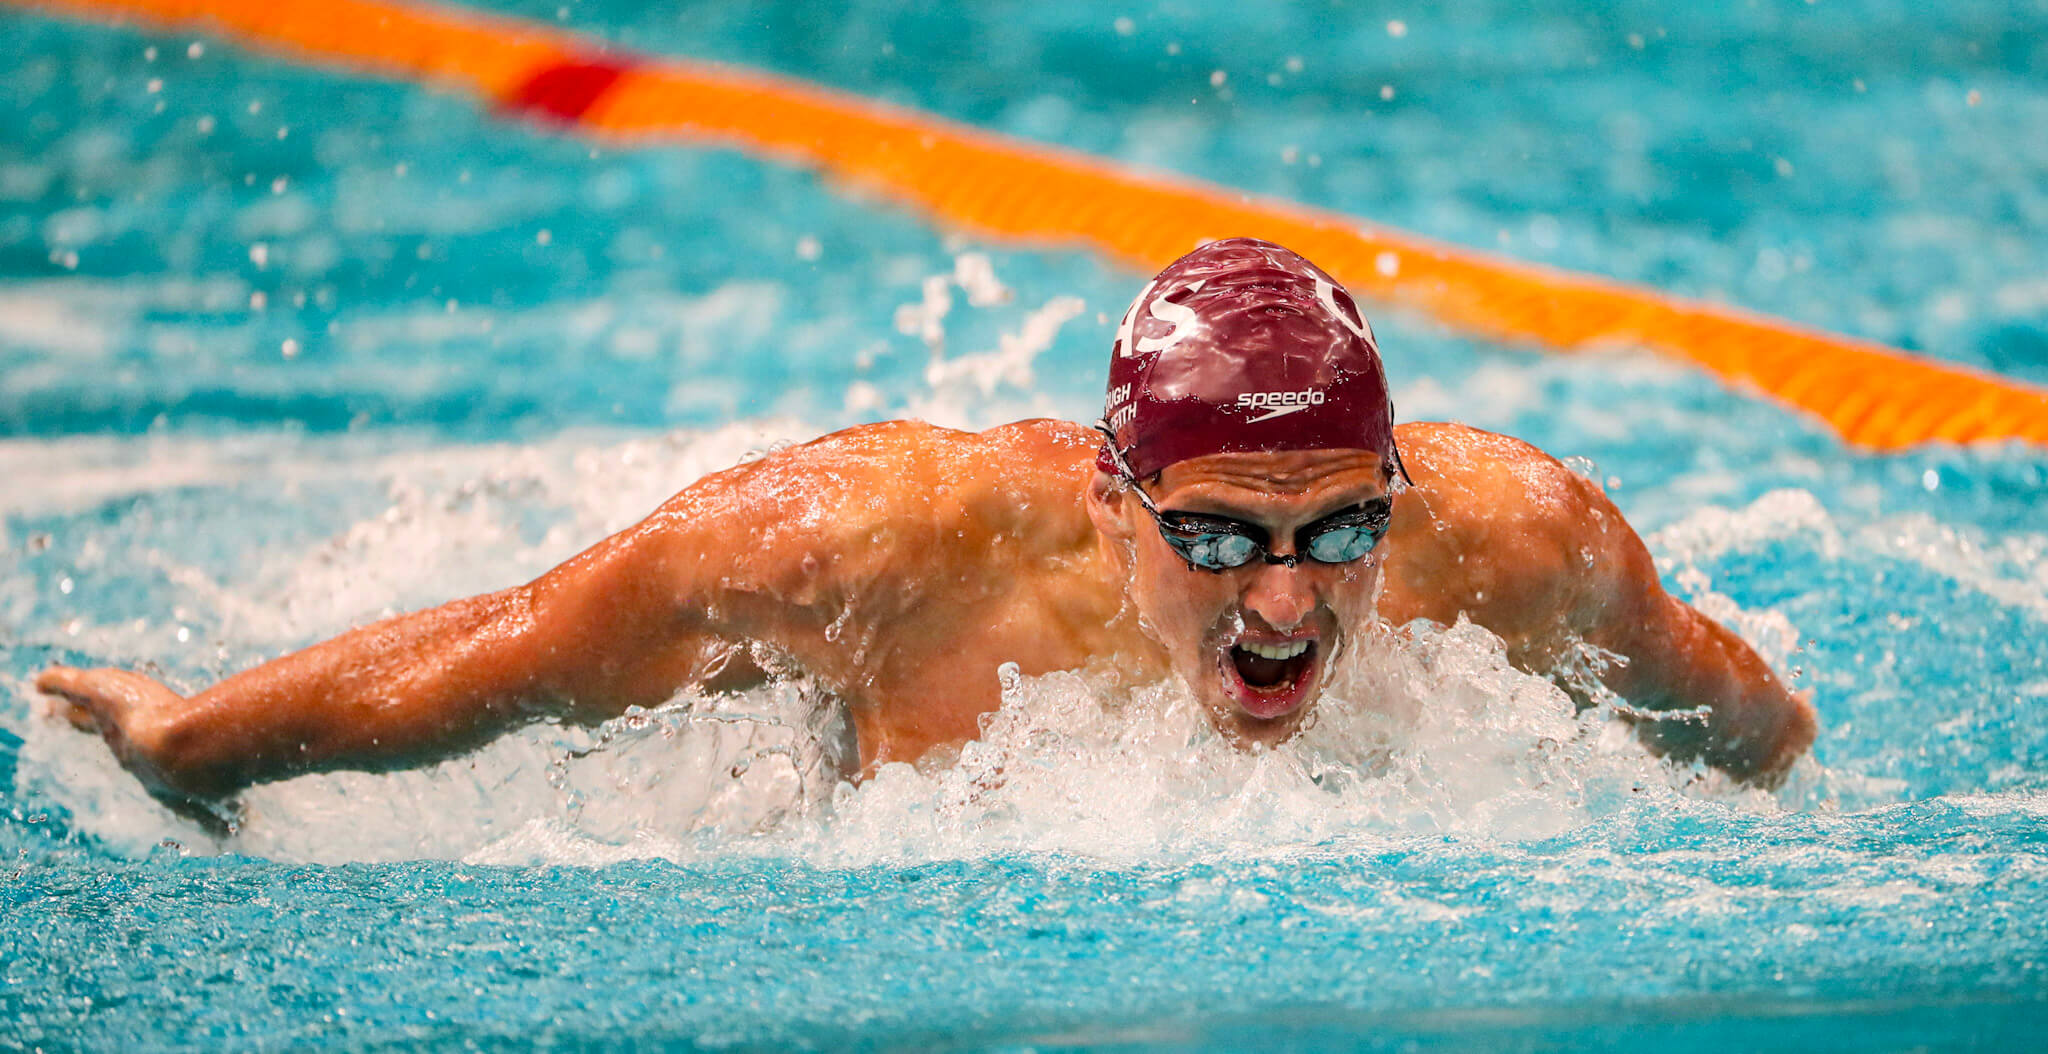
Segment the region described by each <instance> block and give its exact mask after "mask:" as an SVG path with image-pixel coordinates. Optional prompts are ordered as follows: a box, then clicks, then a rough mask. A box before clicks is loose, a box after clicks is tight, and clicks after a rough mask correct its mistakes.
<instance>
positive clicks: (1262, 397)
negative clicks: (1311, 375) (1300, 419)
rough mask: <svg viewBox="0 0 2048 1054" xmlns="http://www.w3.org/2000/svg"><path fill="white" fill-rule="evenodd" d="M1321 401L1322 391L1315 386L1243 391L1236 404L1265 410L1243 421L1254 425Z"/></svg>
mask: <svg viewBox="0 0 2048 1054" xmlns="http://www.w3.org/2000/svg"><path fill="white" fill-rule="evenodd" d="M1323 402H1324V396H1323V393H1322V391H1321V390H1319V389H1316V388H1304V389H1302V390H1301V391H1298V392H1245V393H1243V394H1241V395H1239V396H1238V397H1237V405H1239V406H1241V407H1243V408H1245V409H1247V410H1265V411H1266V412H1265V413H1263V414H1260V415H1259V416H1257V417H1254V418H1252V419H1251V420H1249V421H1246V422H1245V423H1246V424H1254V425H1255V424H1258V423H1259V422H1260V421H1270V420H1272V419H1273V418H1275V417H1285V416H1287V415H1288V414H1294V413H1300V412H1301V411H1303V410H1306V409H1308V408H1309V407H1311V406H1321V405H1322V404H1323Z"/></svg>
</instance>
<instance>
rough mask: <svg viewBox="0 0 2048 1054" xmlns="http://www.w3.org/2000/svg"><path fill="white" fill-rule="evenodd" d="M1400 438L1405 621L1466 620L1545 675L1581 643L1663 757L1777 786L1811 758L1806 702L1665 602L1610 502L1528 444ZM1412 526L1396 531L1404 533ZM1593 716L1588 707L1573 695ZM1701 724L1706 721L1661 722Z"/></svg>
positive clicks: (1408, 430) (1396, 580)
mask: <svg viewBox="0 0 2048 1054" xmlns="http://www.w3.org/2000/svg"><path fill="white" fill-rule="evenodd" d="M1400 435H1401V437H1402V443H1403V444H1404V447H1405V449H1404V450H1403V452H1402V455H1403V460H1404V461H1405V462H1407V464H1408V466H1409V468H1410V471H1411V472H1412V474H1413V475H1414V477H1415V479H1416V481H1417V483H1418V487H1417V488H1416V490H1415V492H1414V494H1413V495H1412V497H1411V499H1404V501H1405V506H1404V504H1403V503H1402V502H1397V503H1396V504H1395V515H1396V517H1397V518H1398V517H1402V516H1407V517H1411V518H1412V520H1411V523H1410V524H1409V525H1408V529H1407V530H1405V531H1404V532H1403V533H1402V536H1401V539H1400V542H1399V544H1398V545H1396V546H1395V548H1394V550H1393V553H1392V555H1391V557H1390V558H1389V560H1390V562H1389V565H1388V567H1389V572H1390V575H1389V577H1390V579H1391V584H1390V585H1389V586H1388V595H1387V596H1385V597H1383V599H1382V609H1383V610H1385V609H1386V607H1387V605H1388V602H1389V600H1390V599H1391V600H1392V602H1393V604H1392V606H1393V608H1394V610H1396V611H1398V612H1400V613H1401V614H1402V616H1403V617H1412V616H1413V615H1424V616H1427V617H1431V618H1435V619H1437V620H1439V621H1445V622H1448V621H1451V620H1453V619H1455V618H1456V617H1457V616H1458V614H1459V613H1460V612H1463V613H1466V614H1469V615H1470V616H1471V617H1472V619H1473V621H1475V622H1477V623H1479V624H1480V625H1482V626H1485V627H1486V628H1488V629H1490V630H1492V631H1493V632H1495V633H1497V634H1499V635H1500V637H1501V639H1502V640H1503V641H1505V642H1507V644H1508V648H1509V657H1510V658H1511V659H1513V660H1514V662H1515V664H1516V665H1518V666H1520V667H1522V668H1523V669H1526V670H1530V671H1532V672H1535V673H1539V674H1550V673H1554V672H1557V671H1558V665H1559V663H1560V661H1561V660H1563V659H1565V658H1566V657H1567V656H1568V655H1569V654H1570V653H1571V650H1572V649H1573V648H1575V647H1576V646H1578V645H1579V644H1581V643H1585V644H1592V645H1594V646H1596V647H1598V648H1600V649H1602V650H1604V651H1607V652H1610V653H1612V654H1614V655H1615V656H1618V657H1619V659H1620V661H1619V662H1617V663H1615V664H1613V665H1610V666H1608V667H1607V668H1606V669H1605V670H1603V671H1601V672H1600V675H1599V676H1600V680H1601V681H1602V683H1604V684H1605V685H1606V687H1608V688H1609V689H1611V690H1613V691H1614V692H1615V693H1616V694H1618V695H1620V696H1621V697H1622V698H1623V699H1625V700H1626V701H1627V702H1628V704H1629V706H1630V708H1631V709H1633V710H1636V711H1639V712H1642V716H1640V717H1637V718H1633V719H1632V720H1634V721H1635V724H1636V730H1637V734H1638V736H1639V737H1640V738H1641V739H1642V740H1643V742H1644V743H1646V744H1647V745H1649V747H1650V748H1651V749H1652V750H1655V751H1656V752H1658V753H1659V754H1664V755H1667V756H1670V757H1672V758H1674V759H1677V760H1680V761H1690V760H1694V759H1697V760H1700V761H1704V762H1706V763H1707V764H1709V765H1712V766H1714V767H1716V768H1719V769H1722V770H1724V771H1726V772H1727V773H1728V774H1730V775H1732V776H1734V777H1736V778H1737V779H1740V780H1743V781H1745V782H1749V783H1755V784H1760V785H1764V786H1771V785H1774V784H1776V783H1777V782H1778V781H1779V780H1781V779H1783V778H1784V774H1785V771H1786V770H1787V769H1788V768H1790V767H1791V765H1792V763H1793V762H1794V761H1796V760H1798V758H1799V756H1800V755H1801V754H1803V753H1805V752H1806V749H1807V748H1808V747H1809V746H1811V745H1812V743H1813V738H1814V732H1815V720H1814V711H1813V706H1812V704H1811V703H1810V702H1809V701H1808V699H1807V698H1806V696H1805V695H1804V694H1803V693H1802V694H1794V693H1792V692H1791V691H1789V690H1788V689H1787V688H1786V687H1785V684H1784V682H1783V681H1781V680H1779V679H1778V676H1777V674H1776V673H1774V672H1772V670H1771V667H1770V664H1769V663H1766V662H1765V661H1764V660H1763V657H1762V656H1759V655H1758V654H1757V653H1756V651H1755V650H1754V649H1752V648H1751V647H1750V646H1749V645H1748V644H1747V643H1745V642H1744V641H1743V640H1742V638H1740V637H1738V636H1736V635H1735V634H1734V633H1732V632H1730V631H1729V630H1728V629H1727V627H1725V626H1722V625H1721V624H1719V623H1717V622H1715V621H1714V620H1713V619H1710V618H1708V617H1706V616H1705V615H1702V614H1700V613H1699V612H1698V611H1695V610H1693V609H1692V608H1691V607H1690V606H1688V605H1686V604H1685V603H1684V602H1683V601H1680V600H1678V599H1677V598H1675V597H1673V596H1671V595H1670V594H1669V593H1666V592H1665V591H1664V586H1663V584H1662V582H1661V581H1660V580H1659V578H1658V575H1657V567H1656V563H1655V561H1653V560H1652V559H1651V557H1650V552H1649V549H1648V548H1647V547H1645V546H1644V544H1643V541H1642V539H1641V538H1640V537H1639V536H1637V534H1636V532H1635V529H1634V528H1632V527H1630V526H1629V524H1628V521H1627V520H1626V519H1625V518H1624V517H1623V516H1622V514H1621V510H1620V509H1618V508H1616V507H1615V505H1614V503H1613V502H1612V501H1611V500H1609V498H1608V497H1607V495H1606V494H1605V493H1603V492H1602V491H1601V489H1600V488H1599V487H1598V486H1596V485H1594V484H1593V483H1592V481H1590V480H1588V479H1585V478H1584V477H1582V476H1580V475H1579V474H1578V473H1576V472H1573V471H1572V470H1570V469H1568V468H1566V467H1565V466H1564V465H1562V464H1560V463H1559V462H1558V461H1557V460H1556V459H1554V458H1552V457H1551V456H1550V455H1548V454H1545V453H1544V452H1542V451H1541V450H1538V449H1536V448H1535V447H1533V446H1530V445H1529V444H1527V443H1524V442H1522V441H1521V440H1518V439H1513V438H1510V437H1508V436H1502V435H1496V434H1494V433H1490V432H1483V431H1480V430H1478V429H1473V428H1468V427H1465V426H1463V425H1454V424H1411V425H1404V426H1402V428H1401V431H1400ZM1402 527H1403V525H1402V524H1401V523H1400V522H1399V520H1398V519H1397V522H1396V529H1397V531H1398V530H1401V529H1402ZM1573 691H1574V694H1575V695H1580V696H1581V700H1580V701H1581V702H1582V703H1583V702H1588V701H1589V700H1587V699H1585V698H1584V695H1585V693H1584V692H1583V691H1582V690H1581V689H1578V688H1574V689H1573ZM1697 708H1704V710H1705V715H1704V719H1703V720H1702V719H1700V718H1695V717H1689V716H1680V715H1678V714H1675V713H1674V714H1672V715H1671V716H1669V717H1662V716H1658V715H1655V714H1653V713H1651V712H1653V711H1683V710H1692V709H1697Z"/></svg>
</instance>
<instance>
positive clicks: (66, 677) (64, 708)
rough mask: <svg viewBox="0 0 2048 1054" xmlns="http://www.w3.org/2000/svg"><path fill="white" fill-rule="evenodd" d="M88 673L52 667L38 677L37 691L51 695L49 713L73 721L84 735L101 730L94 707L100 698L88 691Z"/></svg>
mask: <svg viewBox="0 0 2048 1054" xmlns="http://www.w3.org/2000/svg"><path fill="white" fill-rule="evenodd" d="M86 676H87V675H86V671H84V670H80V669H77V668H75V667H71V666H52V667H50V668H49V669H47V670H44V671H43V672H42V673H40V674H37V675H36V691H39V692H41V693H43V694H44V695H46V696H49V713H50V716H52V717H61V718H63V719H64V720H66V721H69V722H71V727H73V728H76V729H78V730H79V731H81V732H97V731H99V730H100V722H99V715H98V713H97V712H96V710H95V707H94V704H95V703H96V702H97V701H98V696H97V695H95V694H94V693H93V692H92V691H91V690H89V689H88V688H87V686H86V685H87V680H86Z"/></svg>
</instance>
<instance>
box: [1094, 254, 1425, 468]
mask: <svg viewBox="0 0 2048 1054" xmlns="http://www.w3.org/2000/svg"><path fill="white" fill-rule="evenodd" d="M1102 413H1103V422H1102V423H1103V429H1104V431H1105V432H1107V433H1108V436H1109V442H1108V443H1106V444H1105V445H1104V448H1103V452H1102V456H1101V457H1100V458H1098V459H1097V465H1098V467H1100V468H1101V469H1102V470H1103V471H1104V472H1111V473H1115V472H1119V471H1120V469H1122V468H1125V467H1127V468H1128V470H1129V472H1130V473H1131V474H1132V475H1134V476H1135V477H1137V478H1139V479H1143V478H1146V477H1149V476H1151V475H1153V474H1155V473H1157V472H1159V471H1160V470H1161V469H1163V468H1165V467H1166V466H1168V465H1171V464H1174V463H1175V462H1179V461H1186V460H1188V459H1190V458H1195V457H1201V456H1202V455H1205V454H1226V453H1275V452H1279V451H1286V450H1343V449H1350V450H1369V451H1372V452H1374V453H1375V454H1378V455H1379V457H1380V460H1381V461H1382V462H1383V464H1384V466H1385V471H1386V472H1387V474H1388V476H1389V478H1391V477H1392V476H1393V475H1394V474H1395V473H1396V472H1398V471H1399V467H1400V455H1399V454H1398V453H1397V452H1396V451H1395V449H1394V408H1393V403H1392V401H1391V400H1389V399H1388V397H1387V374H1386V370H1385V368H1384V367H1383V366H1382V365H1381V363H1380V354H1379V346H1378V343H1377V342H1376V341H1375V340H1374V339H1373V334H1372V326H1371V325H1370V324H1369V323H1367V322H1366V320H1365V316H1364V315H1363V314H1362V313H1360V311H1359V310H1358V305H1357V304H1356V303H1354V302H1353V301H1352V299H1351V294H1349V293H1347V292H1345V291H1344V288H1343V287H1342V286H1340V285H1338V284H1337V282H1336V280H1335V279H1333V278H1331V277H1330V276H1329V275H1328V274H1326V273H1324V272H1323V270H1322V268H1319V267H1317V266H1316V265H1314V264H1312V263H1310V262H1308V261H1307V260H1305V259H1303V258H1302V257H1301V256H1299V255H1297V254H1296V253H1293V252H1291V251H1289V250H1287V249H1283V248H1281V247H1280V246H1278V245H1274V244H1273V243H1272V242H1266V241H1260V240H1258V239H1256V238H1230V239H1226V240H1224V241H1218V242H1210V243H1209V244H1207V245H1204V246H1202V247H1201V248H1199V249H1196V250H1195V251H1194V252H1191V253H1189V254H1187V255H1186V256H1183V257H1181V258H1180V259H1178V260H1175V261H1174V262H1173V263H1171V264H1169V265H1167V268H1166V269H1165V270H1163V271H1161V272H1159V274H1158V276H1157V277H1155V278H1153V279H1152V281H1151V282H1149V283H1147V284H1146V285H1145V288H1144V289H1143V290H1142V291H1140V292H1139V293H1138V298H1137V299H1136V300H1134V301H1132V302H1131V306H1130V310H1128V311H1126V312H1125V313H1124V318H1123V324H1122V325H1120V326H1118V327H1117V333H1116V341H1115V344H1114V345H1113V346H1112V350H1111V353H1110V363H1109V396H1108V398H1107V399H1106V400H1105V402H1104V404H1103V412H1102ZM1119 458H1121V460H1122V462H1123V465H1121V466H1120V465H1118V464H1117V460H1118V459H1119Z"/></svg>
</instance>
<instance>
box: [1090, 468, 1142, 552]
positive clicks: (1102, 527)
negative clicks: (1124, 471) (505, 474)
mask: <svg viewBox="0 0 2048 1054" xmlns="http://www.w3.org/2000/svg"><path fill="white" fill-rule="evenodd" d="M1124 488H1125V484H1124V482H1123V481H1122V480H1119V479H1117V478H1116V477H1115V476H1112V475H1110V474H1109V473H1107V472H1097V473H1095V479H1094V480H1093V481H1091V482H1090V483H1089V484H1088V500H1087V505H1088V519H1089V520H1091V521H1092V522H1093V523H1094V524H1095V530H1096V531H1097V532H1099V533H1100V534H1102V536H1103V537H1105V538H1108V539H1109V540H1110V541H1113V542H1115V543H1117V545H1118V547H1119V548H1122V547H1125V546H1128V545H1130V544H1131V538H1132V533H1131V532H1132V526H1131V516H1130V511H1129V510H1130V507H1131V506H1135V505H1136V504H1137V502H1134V501H1128V500H1126V499H1125V496H1124Z"/></svg>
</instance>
